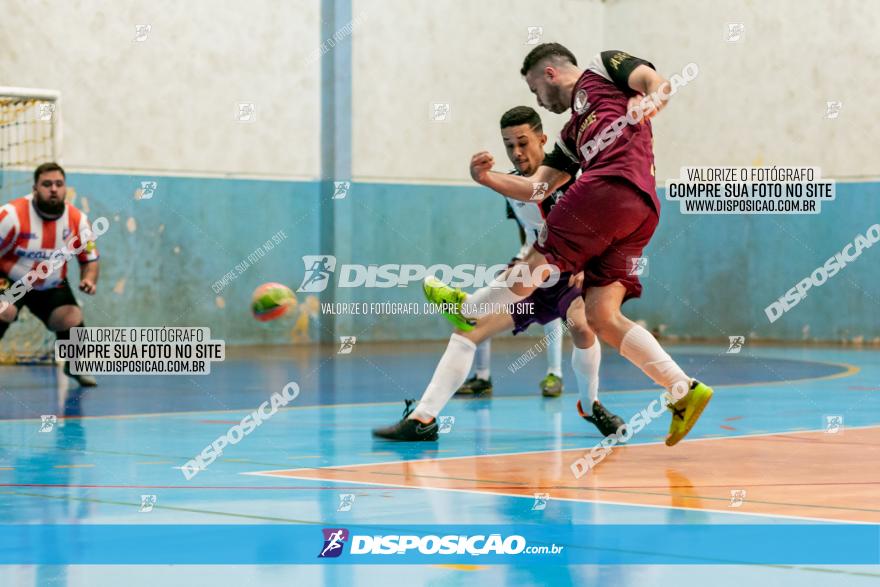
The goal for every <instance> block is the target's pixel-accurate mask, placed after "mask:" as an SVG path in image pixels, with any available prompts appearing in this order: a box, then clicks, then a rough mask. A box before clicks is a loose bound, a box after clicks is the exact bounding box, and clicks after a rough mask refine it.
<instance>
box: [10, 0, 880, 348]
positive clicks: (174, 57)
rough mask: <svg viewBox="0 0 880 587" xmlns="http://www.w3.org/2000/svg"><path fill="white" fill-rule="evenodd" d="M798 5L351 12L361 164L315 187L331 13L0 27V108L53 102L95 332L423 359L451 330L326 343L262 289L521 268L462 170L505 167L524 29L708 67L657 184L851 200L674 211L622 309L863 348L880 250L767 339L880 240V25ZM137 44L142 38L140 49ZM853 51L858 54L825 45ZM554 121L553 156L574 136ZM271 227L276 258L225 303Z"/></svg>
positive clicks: (578, 45)
mask: <svg viewBox="0 0 880 587" xmlns="http://www.w3.org/2000/svg"><path fill="white" fill-rule="evenodd" d="M801 4H802V6H803V9H802V10H801V9H799V11H798V13H797V14H784V13H783V11H782V9H781V8H776V7H775V6H774V4H773V3H763V4H760V5H756V4H753V3H746V2H726V3H718V4H717V6H716V5H715V4H714V3H712V4H710V3H702V2H696V1H683V0H681V1H672V2H668V3H664V5H663V10H657V9H654V10H653V11H650V12H648V11H647V9H646V6H648V5H647V4H644V3H636V2H634V1H629V0H619V1H608V2H599V1H590V0H555V1H553V2H542V3H533V2H526V1H522V0H517V1H516V2H505V3H503V4H500V3H499V4H496V3H491V2H490V3H467V2H460V1H455V0H444V1H439V2H432V3H429V4H425V5H424V6H422V7H421V8H420V11H419V17H418V19H417V20H415V19H413V18H411V16H410V15H411V14H412V11H411V10H408V7H409V4H407V3H404V2H403V1H402V0H375V1H373V0H354V1H353V3H352V4H351V6H350V7H349V11H350V14H351V18H352V19H358V20H357V22H358V24H357V26H356V27H355V29H354V33H353V35H352V36H351V37H350V38H346V39H344V40H343V41H342V42H341V43H340V47H339V48H336V49H333V50H332V51H342V50H344V47H345V46H346V44H347V43H351V45H349V46H350V48H351V51H352V54H351V61H350V65H349V67H350V76H349V79H350V84H351V88H350V90H351V94H350V95H351V110H350V112H348V114H347V115H346V114H345V113H343V114H342V115H341V116H340V118H339V120H337V127H338V128H337V129H336V130H337V132H338V136H339V137H341V138H342V139H343V140H348V141H350V143H349V147H350V149H351V152H352V157H351V165H352V167H351V169H350V173H349V174H348V176H347V177H329V176H325V177H324V178H323V180H324V183H321V181H320V180H321V179H322V178H321V162H320V144H321V127H320V120H321V111H322V108H328V107H329V106H330V104H329V103H328V102H327V96H326V95H325V96H324V97H323V99H322V96H321V94H320V87H319V85H320V84H319V80H320V67H321V63H320V62H319V61H318V60H316V55H315V53H316V51H317V50H318V48H319V47H320V44H321V42H322V40H326V39H325V37H324V33H322V31H321V29H320V10H321V5H320V3H319V2H318V1H312V2H307V1H305V0H301V1H297V2H285V3H272V2H268V1H258V2H252V3H249V4H248V5H247V7H246V8H242V7H241V5H240V4H238V3H234V2H207V1H201V0H199V1H196V2H188V3H173V2H167V1H162V2H157V3H153V4H151V5H150V8H149V9H148V11H145V9H142V8H137V9H135V8H132V7H131V6H132V5H131V4H126V3H121V2H120V3H117V2H98V1H96V0H91V1H88V2H81V3H79V4H76V5H73V4H70V5H68V3H65V2H35V3H33V9H32V10H29V11H24V10H21V9H20V8H12V9H11V10H9V11H7V13H5V14H4V19H3V20H2V21H0V50H2V52H3V54H4V56H6V58H5V59H4V60H0V85H15V86H35V87H52V88H57V89H61V90H62V92H63V95H64V105H63V108H64V132H65V139H64V146H65V149H64V151H65V157H64V163H65V164H66V165H67V166H68V168H69V169H71V170H72V171H73V173H71V175H70V178H69V183H70V185H71V186H72V187H73V188H75V191H76V194H77V198H78V202H79V203H82V199H85V201H86V202H87V203H88V207H89V212H90V215H91V216H92V217H96V216H98V215H106V216H107V217H108V218H109V219H110V220H111V230H110V232H108V233H107V234H106V235H104V236H102V237H101V240H100V241H99V243H98V245H99V248H100V249H101V250H102V255H103V262H102V283H101V292H100V294H99V295H98V296H97V297H96V298H94V299H86V300H84V302H85V304H86V312H87V318H88V320H89V322H90V323H94V324H148V325H155V324H177V325H192V324H197V325H201V324H205V325H210V326H211V327H212V329H213V330H214V332H215V333H216V334H215V335H216V336H219V337H222V338H224V339H226V340H227V341H228V342H230V343H242V344H243V343H255V342H266V343H268V342H275V343H286V342H290V341H300V342H305V341H314V340H317V339H318V338H320V337H321V336H322V334H323V336H324V337H325V338H332V337H335V336H339V335H355V336H358V338H359V340H396V339H410V340H415V339H427V338H445V337H446V336H447V335H448V328H447V325H446V322H445V321H444V320H442V319H440V318H438V317H425V316H403V317H397V318H376V317H375V316H348V317H338V318H337V319H336V320H335V323H334V324H332V325H331V322H330V321H329V320H326V319H324V320H322V319H321V318H320V312H319V310H318V308H317V303H318V302H319V301H320V300H319V299H318V297H309V296H306V295H303V294H298V298H299V302H300V303H299V308H298V310H297V311H296V312H295V313H294V315H293V316H292V317H291V319H290V320H286V321H278V322H274V323H270V324H260V323H257V322H255V321H254V320H253V319H252V318H251V317H250V315H249V313H248V300H249V297H250V293H251V292H252V291H253V289H254V288H255V287H256V286H257V285H258V284H260V283H263V282H266V281H278V282H282V283H285V284H288V285H290V286H291V287H292V288H294V289H296V287H297V286H298V285H299V284H300V283H301V281H302V279H303V276H304V273H305V271H304V267H303V262H302V259H301V258H302V256H303V255H318V254H327V253H331V252H332V253H333V254H336V255H337V257H338V262H339V263H363V264H376V265H382V264H386V263H398V264H403V263H421V264H424V265H432V264H435V263H446V264H450V265H455V264H458V263H477V264H486V265H492V264H495V263H498V262H504V261H506V260H507V259H509V258H510V256H511V255H512V254H514V253H515V252H516V250H517V249H518V246H517V243H518V239H517V232H516V228H515V224H514V223H513V222H512V221H509V220H506V219H505V218H504V204H503V200H502V199H501V197H500V196H498V195H496V194H494V193H491V192H489V191H488V190H485V189H483V188H480V187H477V186H475V185H474V184H473V183H472V182H471V181H470V180H469V177H468V172H467V164H468V160H469V158H470V155H471V154H472V153H473V152H475V151H477V150H481V149H489V150H491V151H492V152H493V153H494V154H495V156H496V160H497V161H498V166H499V168H507V167H508V165H507V162H506V158H505V155H504V151H503V147H502V145H501V141H500V137H499V133H498V128H497V126H498V118H499V116H500V114H501V113H502V112H503V111H504V110H505V109H507V108H509V107H511V106H514V105H517V104H527V105H532V106H535V101H534V97H533V96H532V95H531V94H530V93H529V91H528V88H527V87H526V85H525V84H524V83H523V81H522V80H521V78H520V76H519V73H518V71H519V68H520V66H521V61H522V58H523V56H524V55H525V54H526V53H527V52H528V50H529V49H530V48H531V47H530V45H527V44H526V39H527V37H528V27H537V26H540V27H542V28H543V40H545V41H551V40H558V41H560V42H562V43H564V44H566V45H568V46H569V47H570V48H572V49H573V50H574V52H575V53H576V54H577V55H578V56H579V57H580V58H581V61H587V60H588V59H589V58H590V57H592V55H594V54H595V53H596V52H598V51H599V50H602V49H605V48H615V49H617V48H619V49H625V50H628V51H630V52H632V53H634V54H637V55H642V56H645V57H647V58H649V59H651V60H652V61H653V62H654V63H655V64H656V65H657V67H658V69H659V70H660V71H661V72H662V73H664V74H667V75H669V74H671V73H673V72H675V71H680V69H681V67H682V66H683V65H684V64H686V63H688V62H690V61H695V62H697V63H698V64H699V66H700V75H699V77H698V78H697V79H696V80H695V81H694V82H693V83H692V84H689V85H688V86H687V87H686V88H684V89H683V90H682V91H681V92H680V94H679V95H677V96H676V97H675V98H674V101H673V102H672V104H671V105H670V107H669V108H668V109H667V110H666V111H664V112H663V113H662V115H661V116H660V117H659V118H658V119H657V122H656V125H655V137H656V154H657V164H658V172H657V177H658V181H659V182H660V184H661V185H662V184H663V182H664V181H665V179H667V178H669V177H674V176H676V175H677V174H678V168H679V167H681V166H683V165H711V164H724V165H774V164H775V165H812V166H819V167H822V169H823V171H824V172H825V174H826V175H829V176H832V177H836V178H840V179H842V180H846V182H845V183H841V184H840V185H839V187H838V201H837V202H833V203H830V204H826V206H825V208H824V210H823V213H822V215H821V216H805V217H795V216H778V217H770V216H752V217H748V216H742V217H740V216H684V215H681V214H680V213H679V212H678V211H677V206H674V205H672V204H670V203H667V204H666V206H665V207H664V211H663V217H662V221H661V225H660V228H659V230H658V233H657V236H656V237H655V240H654V242H653V243H652V245H651V247H650V248H649V249H648V251H647V254H648V256H649V258H650V260H651V261H650V270H649V274H648V276H647V277H646V278H645V279H644V281H645V286H646V287H645V299H644V300H638V301H635V302H632V303H630V304H628V306H627V308H628V312H629V313H630V314H631V315H632V316H633V317H634V318H639V319H644V320H645V321H646V322H647V323H648V324H649V325H650V326H651V327H653V328H660V329H663V330H664V331H665V332H666V333H667V334H671V335H678V336H694V337H711V338H718V337H726V336H729V335H737V334H744V335H754V336H760V337H765V338H777V339H778V338H784V339H788V340H800V339H802V338H805V337H806V338H819V339H826V340H828V339H830V340H839V339H846V340H852V339H854V338H857V337H859V336H863V337H865V338H868V339H872V338H874V337H877V336H880V314H878V308H880V304H878V303H877V300H876V298H877V295H876V293H875V291H874V289H872V287H871V284H872V283H875V282H876V274H877V269H878V264H880V249H869V250H867V251H866V252H865V253H864V255H863V256H862V257H861V258H860V259H859V260H858V261H856V262H855V263H853V264H852V265H850V266H849V267H847V268H846V269H845V271H844V272H842V273H841V274H840V275H839V276H837V277H836V278H834V279H833V280H832V281H830V282H829V283H827V284H826V285H824V286H822V288H820V289H817V290H815V291H813V292H811V293H810V295H809V296H808V298H807V299H806V300H804V301H803V302H802V303H801V304H800V305H799V306H798V307H797V308H795V309H794V310H793V311H792V312H790V313H789V314H787V315H786V316H784V317H783V318H781V319H780V320H779V321H778V322H776V323H775V324H773V325H770V324H768V323H767V320H766V317H764V316H763V308H764V307H766V306H767V305H768V304H769V303H771V302H772V301H774V300H775V299H776V298H778V297H779V296H780V295H782V294H784V293H785V291H786V290H788V289H789V288H791V287H792V286H794V285H795V284H796V283H797V282H798V281H800V280H801V279H803V278H804V277H806V276H808V275H809V274H810V273H811V272H812V271H813V270H814V269H815V268H816V267H818V266H819V265H821V264H822V263H824V261H825V260H826V259H828V258H829V257H831V256H832V255H833V254H834V253H836V252H838V251H839V250H840V249H841V248H842V247H843V246H844V245H845V244H846V243H848V242H850V241H852V239H853V238H854V237H855V235H856V234H857V233H859V232H862V233H863V232H864V231H865V229H867V227H868V226H870V225H871V224H873V223H875V222H878V221H880V209H878V207H880V200H878V199H877V198H878V196H880V193H878V191H880V190H878V184H877V183H874V182H873V181H872V179H873V178H874V177H877V176H880V173H878V170H877V165H878V164H877V160H876V157H875V156H874V154H875V153H877V152H878V147H880V145H878V140H880V139H878V138H877V137H878V135H877V132H876V131H877V128H876V125H877V122H876V120H875V119H873V118H871V117H869V116H868V117H863V116H857V113H859V114H860V112H859V110H857V106H859V108H860V109H861V104H862V103H863V101H864V98H863V97H864V96H869V95H871V94H872V92H871V90H872V89H873V88H872V86H871V78H870V75H869V74H868V72H870V71H871V70H872V69H871V68H872V67H873V64H874V63H876V62H877V57H880V55H875V56H874V57H871V56H869V55H867V54H866V48H867V47H873V48H874V49H873V50H874V53H875V54H876V53H877V49H876V48H877V45H876V43H874V44H870V40H871V39H872V38H873V37H871V34H872V31H870V30H869V28H868V24H867V23H868V21H870V20H871V18H868V16H870V15H866V14H865V11H866V10H867V11H869V12H870V11H874V12H876V11H877V10H880V8H877V6H878V5H875V4H872V3H854V2H836V3H823V2H818V1H815V2H814V1H808V2H806V3H801ZM826 5H827V6H829V7H826ZM856 5H858V9H856ZM650 6H653V4H651V5H650ZM425 11H428V12H425ZM37 14H39V15H41V16H40V19H39V20H37V18H36V15H37ZM47 15H51V16H47ZM728 15H732V16H728ZM875 16H876V15H875ZM192 20H197V21H198V22H200V23H203V24H202V28H201V29H199V28H198V27H193V26H192ZM873 20H876V18H874V19H873ZM728 21H730V22H743V23H744V25H745V30H744V37H743V40H742V41H741V42H740V43H739V44H729V43H727V42H726V40H725V34H726V26H727V22H728ZM142 23H149V24H151V26H152V28H151V31H150V33H149V34H148V37H147V40H146V41H144V42H134V41H133V39H134V36H135V29H134V25H135V24H142ZM634 23H635V24H634ZM325 29H326V25H325ZM843 30H849V31H852V34H851V35H850V36H849V37H847V36H846V35H843V34H834V35H833V36H832V35H831V33H830V32H829V31H835V32H836V33H839V32H840V31H843ZM68 45H69V46H70V47H76V48H77V50H76V52H72V51H68V50H67V49H66V48H67V46H68ZM108 46H114V47H118V51H110V50H108ZM331 54H333V53H332V52H331ZM342 61H343V63H344V61H345V60H342ZM802 64H815V65H809V66H807V65H803V67H804V68H807V67H809V69H801V65H802ZM822 64H825V65H824V66H823V65H822ZM143 71H149V72H150V82H149V83H147V84H145V83H144V81H143V78H144V75H143ZM343 74H344V72H343ZM830 100H839V101H842V102H843V104H844V105H843V110H842V112H841V114H840V116H839V118H837V119H834V120H826V119H824V118H823V116H824V114H825V103H826V101H830ZM239 102H253V103H254V104H255V105H256V116H257V117H256V121H255V122H252V123H244V122H237V121H236V120H235V114H236V112H237V104H238V103H239ZM434 103H448V104H449V106H450V109H449V115H448V120H446V121H434V120H431V113H432V104H434ZM540 112H541V115H542V117H543V119H544V123H545V129H546V131H547V133H548V135H550V137H551V140H552V139H553V137H555V134H556V132H557V131H558V129H559V128H560V127H561V125H562V123H563V121H564V119H563V117H559V116H555V115H552V114H549V113H547V112H546V111H540ZM771 113H772V114H771ZM347 179H351V181H352V185H351V188H350V191H349V195H348V196H347V197H346V198H345V199H339V200H334V201H332V202H330V203H329V205H328V201H327V200H328V198H329V197H330V194H329V193H328V192H327V187H328V186H327V182H332V181H333V180H347ZM142 181H157V184H158V185H157V189H156V191H155V194H154V195H153V197H152V198H149V199H135V194H136V192H137V190H138V189H139V188H140V187H141V182H142ZM279 230H282V231H284V234H285V237H284V239H283V240H282V242H281V243H279V244H277V245H276V246H274V247H273V249H272V250H271V251H268V252H266V254H265V256H264V257H262V258H261V259H260V260H259V262H258V263H252V264H249V266H248V268H247V270H246V271H245V272H244V273H242V274H241V275H240V276H237V277H236V278H235V279H232V280H227V283H224V284H222V287H220V288H219V289H220V291H219V293H218V292H217V291H215V289H217V288H215V287H214V286H215V285H217V282H218V281H219V280H221V279H222V278H223V276H224V275H225V274H226V273H228V272H230V271H233V270H234V268H235V266H236V265H237V264H240V263H241V262H242V261H243V260H245V259H247V257H248V255H249V254H252V253H254V251H255V250H256V249H258V248H259V247H260V246H261V245H263V244H264V243H265V242H266V241H267V240H268V239H270V238H271V237H272V235H273V234H277V231H279ZM328 235H329V243H330V244H329V246H328ZM328 248H329V249H332V250H328ZM325 298H326V296H324V295H322V297H321V299H322V300H323V299H325ZM334 299H335V301H339V302H345V301H358V302H373V301H375V302H378V301H402V302H416V303H420V302H421V300H422V297H421V292H420V289H419V288H418V287H417V284H413V286H412V287H408V288H391V289H363V288H360V289H350V290H344V289H340V290H337V291H336V292H335V295H334ZM837 308H849V309H850V310H849V313H848V314H846V315H842V314H841V313H840V312H838V311H837ZM331 326H332V330H328V329H329V328H331ZM805 327H808V328H806V329H805Z"/></svg>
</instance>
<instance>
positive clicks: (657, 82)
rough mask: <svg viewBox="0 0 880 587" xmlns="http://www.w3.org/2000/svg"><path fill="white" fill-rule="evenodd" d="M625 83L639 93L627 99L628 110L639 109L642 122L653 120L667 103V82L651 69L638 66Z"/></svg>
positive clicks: (645, 66)
mask: <svg viewBox="0 0 880 587" xmlns="http://www.w3.org/2000/svg"><path fill="white" fill-rule="evenodd" d="M627 83H628V84H629V87H630V88H632V89H633V90H634V91H636V92H638V93H639V95H638V96H633V97H632V98H630V99H629V105H628V109H629V110H635V109H637V108H641V109H642V112H643V113H644V118H643V120H648V119H650V118H653V117H654V116H655V115H656V114H657V113H658V112H660V111H661V110H663V108H664V107H665V106H666V103H667V102H668V101H669V80H667V79H666V78H664V77H663V76H662V75H660V74H659V73H657V72H656V71H655V70H654V68H652V67H648V66H647V65H639V66H638V67H636V68H635V69H633V70H632V73H630V74H629V78H628V79H627Z"/></svg>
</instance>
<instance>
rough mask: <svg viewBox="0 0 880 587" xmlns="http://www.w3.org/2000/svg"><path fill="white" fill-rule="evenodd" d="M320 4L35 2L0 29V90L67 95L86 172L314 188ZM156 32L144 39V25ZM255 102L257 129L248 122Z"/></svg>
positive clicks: (69, 122)
mask: <svg viewBox="0 0 880 587" xmlns="http://www.w3.org/2000/svg"><path fill="white" fill-rule="evenodd" d="M319 10H320V4H319V3H318V2H315V1H310V0H291V1H285V2H274V1H272V0H250V1H248V2H247V3H242V2H237V1H235V0H219V1H214V0H188V1H187V2H175V1H173V0H157V1H154V2H126V1H123V2H119V1H116V0H80V1H77V2H66V1H58V0H36V1H31V2H27V3H9V4H8V5H7V6H4V9H3V18H2V19H0V54H2V55H3V59H2V60H0V85H9V86H20V87H35V88H52V89H57V90H61V92H62V96H63V98H62V99H63V111H64V135H65V136H64V163H65V164H66V165H67V166H69V167H70V168H75V169H78V170H86V171H91V172H99V173H105V172H118V173H129V172H134V173H156V172H158V173H162V174H166V175H167V174H175V175H181V174H182V175H198V176H204V175H219V176H228V175H232V176H235V177H241V176H260V177H278V178H309V179H313V178H315V177H317V175H318V166H319V160H318V156H319V139H320V135H319V113H320V103H319V99H320V98H319V91H320V87H319V83H318V81H319V73H320V69H319V63H318V61H317V60H316V59H315V55H314V51H315V50H316V48H317V47H318V46H319V41H318V34H319V30H318V23H319ZM140 24H147V25H149V26H150V30H149V32H148V33H147V35H146V37H145V40H143V41H140V42H138V41H136V40H135V38H136V32H135V26H136V25H140ZM239 103H253V104H254V105H255V109H256V118H255V121H254V122H239V121H238V120H237V114H238V111H239V107H238V104H239Z"/></svg>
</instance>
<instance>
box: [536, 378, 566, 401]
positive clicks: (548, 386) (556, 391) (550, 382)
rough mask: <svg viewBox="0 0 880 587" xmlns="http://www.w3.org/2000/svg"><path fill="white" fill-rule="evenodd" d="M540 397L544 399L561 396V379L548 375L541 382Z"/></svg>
mask: <svg viewBox="0 0 880 587" xmlns="http://www.w3.org/2000/svg"><path fill="white" fill-rule="evenodd" d="M540 387H541V395H543V396H544V397H559V396H560V395H562V377H559V376H558V375H554V374H553V373H548V374H547V376H546V377H544V378H543V379H542V380H541V385H540Z"/></svg>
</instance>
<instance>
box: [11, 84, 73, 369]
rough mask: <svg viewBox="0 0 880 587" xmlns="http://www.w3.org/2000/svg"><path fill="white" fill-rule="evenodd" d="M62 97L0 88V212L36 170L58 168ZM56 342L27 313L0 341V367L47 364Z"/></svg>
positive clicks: (25, 191)
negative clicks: (45, 166) (49, 166)
mask: <svg viewBox="0 0 880 587" xmlns="http://www.w3.org/2000/svg"><path fill="white" fill-rule="evenodd" d="M61 127H62V125H61V92H59V91H58V90H50V89H40V88H19V87H4V86H0V206H2V205H3V204H6V203H7V202H9V201H10V200H13V199H15V198H18V197H21V196H24V195H27V194H29V193H30V192H31V186H32V185H33V177H32V174H33V172H34V168H36V167H37V166H38V165H40V164H41V163H46V162H47V161H56V162H59V163H60V162H61ZM53 348H54V336H52V334H51V333H49V332H47V331H46V328H45V327H44V326H43V324H42V323H41V322H40V321H39V320H37V319H36V318H35V317H34V316H33V315H31V314H30V312H28V311H27V310H26V309H22V311H21V312H20V313H19V315H18V320H16V322H15V323H14V324H12V326H10V328H9V330H8V331H7V332H6V335H5V336H4V337H3V339H2V340H0V363H51V362H52V361H53V360H54V352H53Z"/></svg>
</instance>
